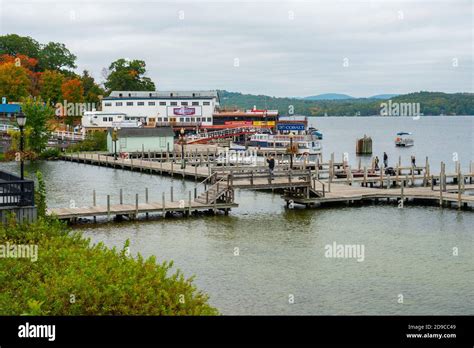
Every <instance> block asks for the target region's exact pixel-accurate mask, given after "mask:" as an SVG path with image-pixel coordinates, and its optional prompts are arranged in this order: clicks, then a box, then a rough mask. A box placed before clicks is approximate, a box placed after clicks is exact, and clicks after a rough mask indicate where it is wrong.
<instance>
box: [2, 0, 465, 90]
mask: <svg viewBox="0 0 474 348" xmlns="http://www.w3.org/2000/svg"><path fill="white" fill-rule="evenodd" d="M0 16H1V17H0V21H1V27H0V29H1V30H2V33H17V34H20V35H29V36H32V37H34V38H35V39H37V40H38V41H40V42H49V41H59V42H64V43H65V44H66V45H67V47H69V48H70V50H71V51H73V53H74V54H76V55H77V57H78V61H77V64H78V68H79V69H89V70H91V71H92V73H93V74H94V76H96V77H97V78H100V76H101V70H102V68H104V67H107V66H108V65H109V64H110V63H111V62H112V61H113V60H115V59H118V58H122V57H128V58H137V59H144V60H145V61H146V63H147V68H148V75H149V76H150V77H151V78H152V79H153V80H154V81H155V82H156V83H157V86H158V88H159V89H197V88H203V89H214V88H223V89H227V90H233V91H242V92H245V93H259V94H269V95H276V96H288V95H291V96H296V95H299V96H305V95H312V94H319V93H326V92H339V93H348V94H351V95H354V96H368V95H372V94H379V93H405V92H411V91H417V90H433V91H438V90H442V91H445V92H456V91H471V92H472V91H473V81H472V75H473V40H472V39H473V37H472V3H471V1H469V0H453V1H449V2H448V1H446V2H443V1H440V0H435V1H431V0H425V1H423V0H416V1H390V0H389V1H382V0H380V1H376V0H372V1H369V0H363V1H349V0H348V1H330V0H327V1H258V2H257V1H237V0H234V1H173V2H172V1H163V0H157V1H124V0H117V1H109V0H95V1H88V0H86V1H80V2H79V1H75V0H73V1H68V0H66V1H59V0H57V1H41V0H39V1H22V0H20V1H15V2H6V1H3V2H2V3H1V14H0ZM236 58H237V59H238V61H239V66H238V67H235V66H234V61H235V59H236ZM454 60H457V62H458V66H453V62H454ZM344 62H346V64H345V65H346V66H344V64H343V63H344Z"/></svg>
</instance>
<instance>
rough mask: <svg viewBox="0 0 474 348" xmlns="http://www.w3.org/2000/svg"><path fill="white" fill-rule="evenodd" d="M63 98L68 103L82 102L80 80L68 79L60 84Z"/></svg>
mask: <svg viewBox="0 0 474 348" xmlns="http://www.w3.org/2000/svg"><path fill="white" fill-rule="evenodd" d="M61 92H62V95H63V99H64V100H67V102H68V103H82V102H83V101H84V87H83V85H82V81H81V80H78V79H70V80H68V81H65V82H63V84H62V85H61Z"/></svg>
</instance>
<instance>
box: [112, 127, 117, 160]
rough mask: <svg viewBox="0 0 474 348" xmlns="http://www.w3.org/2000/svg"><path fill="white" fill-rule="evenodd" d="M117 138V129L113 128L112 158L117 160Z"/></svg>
mask: <svg viewBox="0 0 474 348" xmlns="http://www.w3.org/2000/svg"><path fill="white" fill-rule="evenodd" d="M117 140H118V129H117V127H115V128H114V130H113V131H112V141H113V142H114V160H117Z"/></svg>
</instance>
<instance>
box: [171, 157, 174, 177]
mask: <svg viewBox="0 0 474 348" xmlns="http://www.w3.org/2000/svg"><path fill="white" fill-rule="evenodd" d="M173 163H174V160H171V176H173Z"/></svg>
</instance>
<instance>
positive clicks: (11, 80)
mask: <svg viewBox="0 0 474 348" xmlns="http://www.w3.org/2000/svg"><path fill="white" fill-rule="evenodd" d="M29 90H30V79H29V77H28V72H27V70H26V69H25V68H24V67H22V66H16V65H15V64H14V63H5V64H1V65H0V96H2V97H6V98H7V100H9V101H19V100H20V99H21V98H24V97H27V96H28V95H29Z"/></svg>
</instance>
